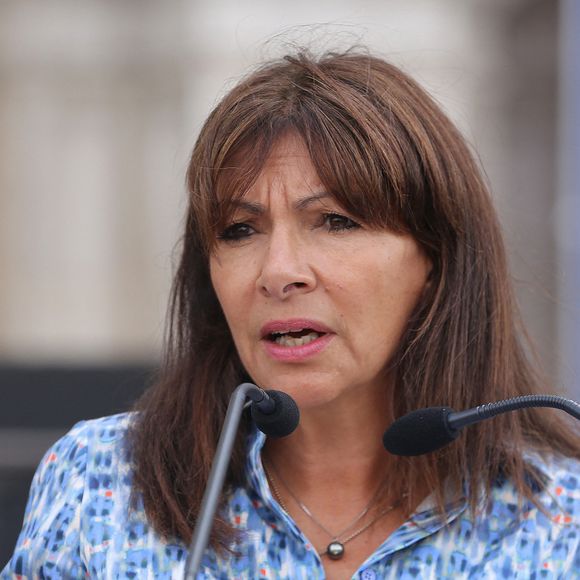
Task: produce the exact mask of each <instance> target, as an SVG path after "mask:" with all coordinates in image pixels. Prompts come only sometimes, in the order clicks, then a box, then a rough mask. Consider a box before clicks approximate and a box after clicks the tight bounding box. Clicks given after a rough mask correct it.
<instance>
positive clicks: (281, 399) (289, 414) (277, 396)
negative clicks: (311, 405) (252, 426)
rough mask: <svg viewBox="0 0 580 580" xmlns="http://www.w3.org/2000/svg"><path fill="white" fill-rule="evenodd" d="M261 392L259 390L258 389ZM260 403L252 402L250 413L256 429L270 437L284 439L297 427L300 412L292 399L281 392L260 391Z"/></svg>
mask: <svg viewBox="0 0 580 580" xmlns="http://www.w3.org/2000/svg"><path fill="white" fill-rule="evenodd" d="M260 390H261V389H260ZM262 393H263V394H264V398H263V399H262V400H261V401H258V402H256V401H252V403H251V404H250V411H251V415H252V419H253V420H254V423H256V425H257V427H258V429H260V431H262V433H265V434H266V435H269V436H270V437H286V435H290V433H292V432H293V431H294V429H296V427H298V422H299V421H300V411H299V410H298V405H296V403H295V402H294V399H293V398H292V397H291V396H290V395H287V394H286V393H283V392H282V391H274V390H269V391H262Z"/></svg>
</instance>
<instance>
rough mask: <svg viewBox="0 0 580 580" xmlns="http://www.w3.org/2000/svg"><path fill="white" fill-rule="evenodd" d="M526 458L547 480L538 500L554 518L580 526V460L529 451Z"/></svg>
mask: <svg viewBox="0 0 580 580" xmlns="http://www.w3.org/2000/svg"><path fill="white" fill-rule="evenodd" d="M527 460H528V464H529V465H531V466H532V467H534V468H535V469H536V470H537V471H538V473H539V475H540V477H541V478H542V480H543V482H544V487H543V489H542V490H540V491H539V492H538V500H539V502H540V503H541V505H542V506H544V507H545V508H546V509H547V510H548V511H549V513H550V514H551V515H552V520H553V522H554V523H556V524H568V525H570V526H571V527H575V528H576V529H577V530H580V460H579V459H576V458H573V457H565V456H562V455H557V454H543V455H539V454H534V455H531V454H530V455H529V456H528V457H527Z"/></svg>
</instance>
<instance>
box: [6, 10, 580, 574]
mask: <svg viewBox="0 0 580 580" xmlns="http://www.w3.org/2000/svg"><path fill="white" fill-rule="evenodd" d="M579 38H580V3H578V2H576V1H575V0H560V1H558V0H508V1H506V0H468V1H462V2H457V1H456V0H437V1H435V2H434V1H432V0H413V1H412V2H409V1H408V0H360V1H358V2H354V1H352V0H351V1H348V0H332V1H331V0H319V1H318V2H311V1H307V0H294V1H293V2H291V3H287V2H279V1H273V0H270V1H269V2H265V1H264V0H247V1H245V2H240V1H237V2H234V1H225V0H214V1H212V2H209V1H208V0H198V1H195V0H191V1H189V2H188V1H185V0H165V1H164V2H152V1H144V0H125V1H123V2H118V1H112V0H85V1H84V2H77V1H73V0H47V1H45V2H34V1H31V0H2V1H1V2H0V280H1V283H0V396H1V398H0V568H1V566H2V565H3V564H4V562H5V561H6V560H7V559H8V557H9V554H10V553H11V550H12V547H13V545H14V542H15V540H16V535H17V533H18V530H19V529H20V526H21V522H22V515H23V510H24V503H25V501H26V496H27V493H28V487H29V484H30V479H31V477H32V473H33V471H34V468H35V465H36V464H37V462H38V461H39V459H40V457H41V456H42V454H43V452H44V451H45V450H46V448H47V447H48V446H49V445H50V444H51V443H52V442H53V441H54V440H55V439H56V438H57V437H59V436H60V435H61V434H63V433H64V432H65V431H66V430H68V429H69V428H70V427H71V426H72V424H73V423H74V422H76V421H78V420H80V419H83V418H91V417H96V416H100V415H104V414H110V413H114V412H119V411H123V410H126V409H127V408H129V406H130V405H131V403H132V402H133V400H134V399H135V398H136V397H137V396H138V395H139V393H140V392H142V390H143V389H144V387H145V386H146V385H147V383H148V382H149V381H150V376H151V372H152V370H154V369H155V366H156V365H157V364H158V361H159V356H160V352H161V346H162V337H163V329H164V318H165V312H166V304H167V298H168V292H169V288H170V282H171V276H172V272H173V268H174V264H175V259H176V256H175V253H174V247H175V245H176V243H177V242H178V240H179V237H180V230H181V226H182V216H183V212H184V208H185V188H184V173H185V168H186V165H187V160H188V155H189V153H190V151H191V149H192V146H193V143H194V141H195V138H196V135H197V133H198V131H199V129H200V126H201V124H202V122H203V120H204V119H205V117H206V116H207V115H208V113H209V111H210V110H211V108H212V107H213V105H215V104H216V103H217V101H218V99H219V97H220V95H222V94H224V92H225V91H226V90H227V89H228V88H229V87H231V86H232V85H233V84H234V83H235V82H236V80H237V79H239V78H240V76H241V75H242V74H243V73H244V72H246V71H247V70H248V68H249V67H251V66H253V65H255V64H256V63H257V62H258V61H262V60H264V59H268V58H273V57H277V56H280V55H282V54H284V53H285V52H287V51H288V50H292V47H293V46H295V45H307V46H310V47H311V48H313V49H315V50H325V49H345V48H348V47H349V46H350V45H353V44H365V45H367V46H369V47H370V48H371V50H373V51H374V52H376V53H379V54H381V55H383V56H384V57H386V58H387V59H389V60H390V61H392V62H394V63H395V64H398V65H399V66H401V67H402V68H403V69H404V70H406V71H407V72H409V73H410V74H411V75H412V76H414V77H415V78H416V79H417V80H418V81H419V82H420V83H421V84H422V85H423V86H425V87H426V88H427V89H428V90H429V91H430V93H431V94H432V95H433V96H434V97H435V98H436V99H437V101H438V102H439V103H440V104H441V105H442V106H443V107H444V109H445V110H446V111H447V112H448V114H449V115H450V116H451V118H452V119H453V120H454V121H455V122H456V123H457V124H458V125H459V127H460V128H461V129H462V131H463V132H464V134H465V135H466V137H467V140H468V141H469V142H470V143H471V144H472V145H473V148H474V149H475V150H476V151H477V152H478V154H479V156H480V159H481V163H482V165H483V167H484V168H485V171H486V174H487V177H488V180H489V182H490V184H491V187H492V190H493V194H494V197H495V200H496V203H497V207H498V210H499V212H500V216H501V220H502V223H503V226H504V229H505V236H506V243H507V246H508V250H509V255H510V261H511V267H512V271H513V275H514V282H515V285H516V289H517V293H518V298H519V301H520V305H521V307H522V310H523V314H524V319H525V322H526V323H527V326H528V328H529V331H530V334H531V336H532V338H533V340H534V341H535V343H536V346H537V349H538V353H539V356H540V358H541V361H542V363H543V366H544V369H545V371H546V374H547V375H548V377H550V379H551V382H552V384H553V385H554V389H553V390H554V391H563V392H568V393H569V394H570V395H571V396H573V397H576V398H580V356H578V355H579V354H580V348H579V347H580V300H579V299H578V297H579V295H580V233H579V231H580V228H578V226H577V224H576V222H577V220H578V218H579V217H580V191H579V189H580V186H579V185H578V184H579V183H580V169H579V163H578V162H579V161H580V147H579V144H580V123H579V119H580V115H579V104H578V103H579V102H580V70H579V65H578V55H579V50H580V41H579V40H578V39H579Z"/></svg>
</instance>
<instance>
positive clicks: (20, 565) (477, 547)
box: [0, 414, 580, 580]
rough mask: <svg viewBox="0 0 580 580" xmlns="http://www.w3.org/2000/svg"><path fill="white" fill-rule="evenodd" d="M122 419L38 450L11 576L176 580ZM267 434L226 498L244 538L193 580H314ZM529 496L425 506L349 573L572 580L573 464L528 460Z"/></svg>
mask: <svg viewBox="0 0 580 580" xmlns="http://www.w3.org/2000/svg"><path fill="white" fill-rule="evenodd" d="M129 420H130V415H128V414H122V415H116V416H113V417H106V418H103V419H96V420H93V421H84V422H81V423H79V424H77V425H76V426H75V427H74V428H73V429H72V430H71V431H70V432H69V433H68V434H67V435H65V436H64V437H63V438H62V439H60V440H59V441H58V442H57V443H56V444H55V445H54V446H53V447H52V448H51V449H49V451H48V452H47V453H46V455H45V457H44V459H43V460H42V463H41V464H40V466H39V468H38V470H37V473H36V475H35V477H34V480H33V483H32V488H31V492H30V498H29V500H28V505H27V508H26V514H25V517H24V527H23V529H22V533H21V534H20V537H19V539H18V543H17V546H16V550H15V552H14V555H13V557H12V559H11V560H10V562H8V564H7V565H6V567H5V568H4V570H3V571H2V572H1V573H0V580H7V579H9V578H44V579H52V578H54V579H56V578H67V579H68V578H85V577H91V578H106V579H122V578H132V579H140V578H154V579H169V578H175V579H177V578H182V577H183V572H184V563H185V558H186V549H185V547H184V545H183V544H182V543H180V542H179V541H164V540H162V539H161V538H160V537H159V536H158V535H157V534H156V533H155V531H154V530H153V529H152V528H151V527H150V526H149V524H148V523H147V519H146V517H145V513H144V511H143V509H142V507H140V506H138V507H137V508H136V509H128V505H129V494H130V490H131V469H130V466H129V463H128V461H127V454H126V452H125V450H124V447H123V435H124V433H125V432H126V429H127V426H128V423H129ZM264 441H265V437H264V435H262V434H261V433H259V432H256V433H254V434H253V435H252V436H251V438H250V440H249V442H248V445H249V447H248V459H247V484H246V485H245V486H244V487H240V488H239V489H235V490H234V491H233V492H232V493H231V497H230V498H229V502H228V513H227V516H228V517H229V519H230V521H231V522H232V524H233V525H234V526H235V527H237V528H239V529H240V530H242V531H244V532H246V533H245V534H244V542H243V543H242V544H241V546H239V547H238V550H239V552H240V554H239V555H238V556H236V557H231V558H229V559H221V558H219V557H218V556H216V554H215V553H214V552H212V551H210V550H208V551H207V553H206V555H205V557H204V560H203V563H202V570H203V571H202V572H201V573H200V576H199V578H219V579H224V580H232V579H236V578H240V579H242V578H244V579H250V578H252V579H253V578H255V579H261V578H280V579H281V578H286V579H291V580H297V579H304V580H312V579H316V578H324V569H323V567H322V564H321V561H320V558H319V556H318V555H317V553H316V550H315V549H313V547H312V545H311V544H310V542H309V541H308V539H307V538H306V537H305V536H304V535H303V534H302V532H301V531H300V530H299V529H298V528H297V527H296V525H295V524H294V522H293V521H292V519H291V518H290V517H288V515H287V514H286V513H285V512H284V511H283V510H282V509H281V507H280V506H279V504H278V503H277V502H276V501H275V500H274V499H273V498H272V494H271V493H270V489H269V487H268V483H267V480H266V478H265V475H264V471H263V468H262V463H261V459H260V450H261V448H262V446H263V444H264ZM537 465H538V466H539V467H540V468H541V469H542V472H543V473H544V475H545V477H546V481H547V487H546V489H545V490H544V491H543V492H541V493H540V494H539V496H538V498H539V500H540V502H541V504H542V505H543V506H545V508H546V510H547V513H548V515H544V514H543V513H542V512H541V511H539V510H538V509H537V508H536V507H534V506H533V505H531V504H530V505H528V504H524V511H523V515H522V517H521V518H519V519H518V517H517V514H516V512H517V511H518V510H517V504H518V497H517V496H516V494H515V493H514V489H513V487H512V486H511V485H510V483H509V482H503V483H498V485H497V486H496V487H495V488H494V490H493V497H492V502H491V507H490V512H489V513H488V514H487V517H485V518H483V519H482V520H481V521H477V522H474V521H473V520H472V518H471V517H470V513H469V510H468V509H466V504H465V502H459V503H456V504H454V505H450V506H449V511H448V515H447V518H446V519H445V520H442V519H441V518H440V517H439V516H438V515H437V513H436V512H435V510H434V509H433V506H432V505H431V503H430V501H429V499H427V500H426V501H425V502H424V503H423V504H421V506H419V508H418V509H417V511H416V512H415V514H414V515H413V516H412V517H411V518H410V519H409V521H407V522H406V523H405V524H403V525H402V526H401V527H400V528H399V529H398V530H396V531H395V532H394V533H393V534H391V535H390V536H389V537H388V538H387V539H386V541H385V542H384V543H383V544H382V545H381V546H380V547H379V548H378V549H377V550H376V551H375V552H374V553H373V554H372V555H371V556H370V557H369V558H368V559H367V560H366V562H364V563H363V564H362V565H361V566H360V568H359V570H358V571H357V572H356V573H355V574H354V576H353V578H356V579H364V580H372V579H376V578H381V579H382V578H398V579H400V578H414V579H417V578H418V579H421V580H424V579H428V578H432V579H435V578H437V579H439V578H453V579H458V578H469V579H476V578H494V579H495V578H526V579H529V578H531V579H533V578H536V579H541V578H562V579H564V578H565V579H566V580H570V579H572V578H580V462H577V461H574V460H571V459H565V458H558V459H555V458H552V459H549V460H545V461H542V462H541V463H540V462H538V463H537Z"/></svg>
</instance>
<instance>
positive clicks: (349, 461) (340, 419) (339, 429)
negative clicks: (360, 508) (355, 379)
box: [264, 387, 391, 499]
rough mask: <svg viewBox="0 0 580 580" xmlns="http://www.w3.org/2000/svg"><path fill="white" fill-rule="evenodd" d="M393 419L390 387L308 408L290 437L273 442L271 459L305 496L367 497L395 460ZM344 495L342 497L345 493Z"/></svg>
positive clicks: (268, 448)
mask: <svg viewBox="0 0 580 580" xmlns="http://www.w3.org/2000/svg"><path fill="white" fill-rule="evenodd" d="M390 420H391V404H390V401H389V396H388V395H387V394H386V392H385V389H384V387H383V388H382V389H377V391H376V392H375V393H374V396H368V392H367V393H366V394H365V396H361V395H358V394H357V393H356V392H355V393H353V394H350V395H349V397H343V398H341V399H339V400H335V401H332V402H331V403H328V404H325V405H322V406H319V407H314V408H306V409H304V408H302V409H301V418H300V426H299V427H298V429H297V430H296V431H295V432H294V433H293V434H292V435H290V436H289V437H285V438H283V439H277V440H276V439H268V441H267V443H266V447H265V451H264V455H265V458H266V461H268V462H269V463H271V464H272V465H273V466H274V467H275V469H276V471H277V472H279V473H280V475H281V476H282V477H283V478H284V480H285V481H287V482H288V485H289V486H290V487H291V488H292V489H293V490H294V491H295V492H296V493H299V494H302V495H303V496H308V495H309V494H310V493H312V492H313V491H314V490H315V489H318V490H324V489H330V488H332V489H333V490H335V492H337V493H339V494H340V495H342V493H344V496H345V497H349V498H351V499H352V497H353V495H352V494H356V495H360V496H361V498H367V499H368V496H369V494H372V493H374V491H375V490H376V488H377V487H378V485H379V484H380V482H382V481H383V480H384V479H385V476H386V473H387V469H388V463H389V456H388V455H387V453H386V452H385V450H384V448H383V445H382V435H383V433H384V430H385V428H386V427H387V425H388V424H389V422H390ZM341 492H342V493H341Z"/></svg>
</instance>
